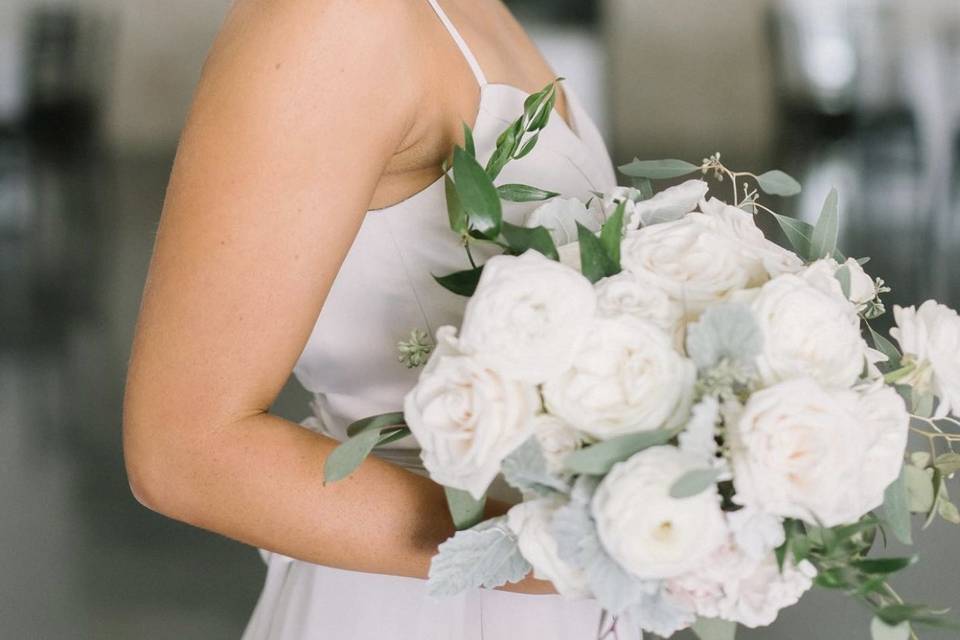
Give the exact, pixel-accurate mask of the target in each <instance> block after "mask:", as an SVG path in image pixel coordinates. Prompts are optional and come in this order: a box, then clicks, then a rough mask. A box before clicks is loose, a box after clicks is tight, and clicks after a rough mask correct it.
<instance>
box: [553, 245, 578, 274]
mask: <svg viewBox="0 0 960 640" xmlns="http://www.w3.org/2000/svg"><path fill="white" fill-rule="evenodd" d="M557 255H558V256H559V257H560V264H562V265H566V266H568V267H570V268H571V269H573V270H575V271H577V272H578V273H579V272H580V243H579V242H570V243H568V244H563V245H560V246H559V247H557Z"/></svg>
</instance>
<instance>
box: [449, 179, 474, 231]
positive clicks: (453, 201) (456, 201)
mask: <svg viewBox="0 0 960 640" xmlns="http://www.w3.org/2000/svg"><path fill="white" fill-rule="evenodd" d="M443 187H444V190H445V191H446V194H447V218H448V219H449V220H450V228H451V229H453V231H454V232H456V233H457V235H463V234H465V233H466V232H467V229H468V227H469V225H468V224H467V212H466V210H465V209H464V208H463V203H462V202H460V195H459V194H458V193H457V187H456V186H455V185H454V184H453V180H451V179H450V176H449V175H444V176H443Z"/></svg>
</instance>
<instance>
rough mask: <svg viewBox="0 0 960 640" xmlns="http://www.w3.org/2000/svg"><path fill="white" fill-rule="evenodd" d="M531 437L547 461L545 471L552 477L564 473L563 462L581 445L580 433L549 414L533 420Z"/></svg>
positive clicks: (543, 414)
mask: <svg viewBox="0 0 960 640" xmlns="http://www.w3.org/2000/svg"><path fill="white" fill-rule="evenodd" d="M533 435H534V436H536V438H537V442H538V443H539V444H540V450H541V451H542V452H543V457H544V458H545V459H546V461H547V470H548V471H549V472H550V473H552V474H554V475H560V474H562V473H563V472H564V465H563V463H564V460H566V458H567V456H569V455H570V454H571V453H573V452H574V451H576V450H577V449H579V448H580V446H581V445H582V444H583V436H581V435H580V432H578V431H577V430H576V429H574V428H573V427H571V426H570V425H569V424H567V423H566V422H565V421H563V420H561V419H560V418H558V417H557V416H554V415H551V414H549V413H542V414H540V415H538V416H537V417H536V418H535V419H534V422H533Z"/></svg>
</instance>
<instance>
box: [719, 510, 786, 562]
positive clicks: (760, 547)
mask: <svg viewBox="0 0 960 640" xmlns="http://www.w3.org/2000/svg"><path fill="white" fill-rule="evenodd" d="M726 516H727V525H728V526H729V527H730V533H731V535H732V536H733V540H734V542H736V543H737V546H738V547H739V548H740V550H741V551H742V552H743V553H744V554H745V555H746V556H747V557H749V558H753V559H755V560H759V559H761V558H765V557H766V556H768V555H769V554H770V552H771V551H773V550H774V549H776V548H777V547H779V546H780V545H782V544H783V542H784V540H786V534H785V533H784V531H783V518H779V517H777V516H775V515H771V514H769V513H765V512H763V511H760V510H759V509H754V508H752V507H744V508H742V509H739V510H737V511H730V512H727V514H726Z"/></svg>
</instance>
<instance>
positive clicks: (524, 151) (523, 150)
mask: <svg viewBox="0 0 960 640" xmlns="http://www.w3.org/2000/svg"><path fill="white" fill-rule="evenodd" d="M539 140H540V134H539V133H535V134H533V135H532V136H530V139H529V140H527V141H526V142H524V143H523V146H522V147H520V150H519V151H517V152H516V153H515V154H514V155H513V159H514V160H520V159H521V158H524V157H526V156H528V155H530V152H531V151H533V148H534V147H536V146H537V142H539Z"/></svg>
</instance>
